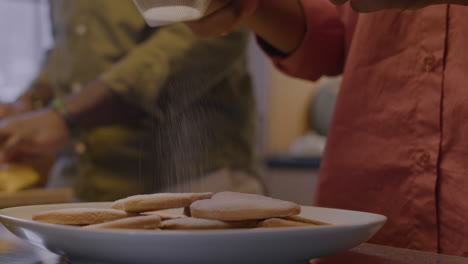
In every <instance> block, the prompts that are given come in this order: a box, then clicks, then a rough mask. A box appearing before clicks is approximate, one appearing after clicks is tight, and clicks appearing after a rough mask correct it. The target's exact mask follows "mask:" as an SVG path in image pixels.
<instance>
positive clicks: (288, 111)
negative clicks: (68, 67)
mask: <svg viewBox="0 0 468 264" xmlns="http://www.w3.org/2000/svg"><path fill="white" fill-rule="evenodd" d="M47 4H48V1H47V0H1V1H0V34H1V36H2V37H1V40H0V102H11V101H14V100H15V99H16V98H17V97H18V96H19V95H20V94H21V92H22V91H24V89H26V87H27V85H28V84H29V82H30V81H31V79H32V78H33V77H34V75H35V74H36V72H37V70H38V67H39V63H40V60H41V57H42V55H43V53H44V52H45V51H46V50H47V49H48V48H49V47H50V46H51V45H52V44H53V43H52V38H51V33H50V21H49V14H48V7H47ZM7 7H8V8H7ZM249 65H250V71H251V74H252V77H253V79H254V85H255V93H256V101H257V137H256V147H257V151H258V156H259V157H260V160H261V161H262V177H263V178H264V179H265V182H266V184H267V187H268V191H269V195H270V196H273V197H277V198H281V199H286V200H291V201H295V202H298V203H301V204H312V203H313V190H314V188H315V182H316V179H317V176H318V168H319V165H320V159H321V154H322V151H323V147H324V145H325V140H326V133H327V129H328V124H329V122H330V119H331V114H332V112H333V107H334V103H335V98H336V94H337V92H338V86H339V82H340V79H339V78H334V79H324V80H320V81H318V82H316V83H312V82H307V81H300V80H296V79H293V78H290V77H287V76H285V75H283V74H281V73H279V72H278V71H277V70H275V69H274V66H273V65H272V64H271V62H270V61H269V60H268V59H267V58H266V57H265V55H264V54H263V53H262V51H261V50H260V49H259V48H258V47H257V45H256V41H255V39H254V38H252V39H251V43H250V48H249Z"/></svg>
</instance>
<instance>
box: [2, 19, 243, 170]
mask: <svg viewBox="0 0 468 264" xmlns="http://www.w3.org/2000/svg"><path fill="white" fill-rule="evenodd" d="M246 40H247V34H245V32H241V31H236V32H234V33H233V34H231V35H229V36H227V37H224V38H216V39H200V38H197V37H196V36H194V35H193V34H192V33H191V31H190V30H189V29H188V28H187V27H186V26H184V25H182V24H178V25H173V26H170V27H167V28H164V29H161V30H159V31H158V33H156V34H154V35H153V36H152V37H151V38H150V39H148V40H147V41H146V42H144V43H142V44H140V45H139V46H137V47H136V48H135V49H134V50H132V52H130V53H129V54H128V55H127V56H126V57H125V58H123V59H122V60H121V61H120V62H119V63H117V64H116V65H115V66H114V67H112V69H111V70H109V71H108V72H106V73H104V74H103V75H102V76H101V77H100V78H99V80H97V81H95V82H94V83H92V84H90V85H89V86H88V87H86V88H85V89H84V90H83V91H82V92H80V93H78V94H77V95H74V96H71V97H68V98H66V99H65V102H66V109H67V111H68V112H69V113H71V114H72V115H73V116H74V119H75V121H77V122H78V124H79V126H80V127H82V128H84V129H92V128H94V127H97V126H102V125H106V124H110V123H115V122H123V121H126V120H128V119H131V118H132V117H135V116H138V115H142V114H147V115H149V114H151V115H155V116H156V117H158V116H159V113H162V112H164V110H166V109H158V107H159V106H158V105H159V104H158V98H159V94H160V91H161V89H162V88H163V87H167V88H169V89H171V90H175V89H177V88H178V87H179V88H180V87H191V88H193V89H191V90H190V89H189V90H190V95H186V94H180V97H179V98H178V102H177V107H178V108H183V107H184V104H185V105H186V104H190V103H191V102H193V100H197V96H198V95H201V94H203V93H204V89H210V88H211V87H213V84H215V83H218V82H219V81H220V80H222V79H223V78H224V77H225V76H226V75H227V74H229V73H230V72H231V70H232V69H231V67H235V66H236V63H237V62H238V63H243V62H244V61H243V60H242V56H240V55H241V54H243V53H244V52H245V45H244V44H245V41H246ZM176 92H177V91H176ZM164 103H166V102H164ZM70 139H71V131H70V130H69V129H68V128H67V125H66V122H65V120H64V118H63V117H61V116H60V115H59V114H58V113H57V111H54V110H52V109H51V108H46V109H44V110H41V111H37V112H35V113H29V114H24V115H20V116H18V117H15V118H10V119H6V120H4V121H2V122H0V163H2V162H9V161H18V160H24V159H28V158H36V157H39V156H43V155H45V154H48V153H53V152H54V151H56V150H58V149H60V148H62V147H63V146H65V145H66V144H67V143H68V142H69V141H70Z"/></svg>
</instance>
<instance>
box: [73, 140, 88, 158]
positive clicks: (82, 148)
mask: <svg viewBox="0 0 468 264" xmlns="http://www.w3.org/2000/svg"><path fill="white" fill-rule="evenodd" d="M75 151H76V153H77V154H78V155H83V154H84V153H85V152H86V145H85V144H84V143H83V142H80V141H78V142H76V143H75Z"/></svg>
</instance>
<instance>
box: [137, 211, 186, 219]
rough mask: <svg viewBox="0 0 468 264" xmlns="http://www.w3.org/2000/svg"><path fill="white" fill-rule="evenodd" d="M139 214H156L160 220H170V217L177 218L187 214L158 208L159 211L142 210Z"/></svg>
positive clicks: (184, 216)
mask: <svg viewBox="0 0 468 264" xmlns="http://www.w3.org/2000/svg"><path fill="white" fill-rule="evenodd" d="M141 215H157V216H159V217H160V218H161V219H162V220H171V219H179V218H187V217H188V216H186V215H184V214H178V213H174V212H171V211H167V210H160V211H151V212H143V213H141Z"/></svg>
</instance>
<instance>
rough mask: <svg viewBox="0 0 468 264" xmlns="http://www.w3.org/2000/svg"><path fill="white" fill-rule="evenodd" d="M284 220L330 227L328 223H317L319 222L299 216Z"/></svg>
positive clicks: (288, 217)
mask: <svg viewBox="0 0 468 264" xmlns="http://www.w3.org/2000/svg"><path fill="white" fill-rule="evenodd" d="M282 219H283V220H287V221H293V222H299V223H305V224H311V225H330V224H328V223H324V222H320V221H317V220H313V219H309V218H305V217H302V216H298V215H292V216H287V217H284V218H282Z"/></svg>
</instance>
